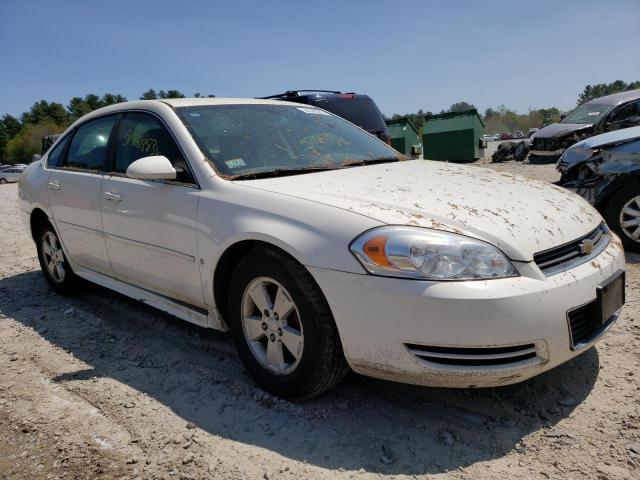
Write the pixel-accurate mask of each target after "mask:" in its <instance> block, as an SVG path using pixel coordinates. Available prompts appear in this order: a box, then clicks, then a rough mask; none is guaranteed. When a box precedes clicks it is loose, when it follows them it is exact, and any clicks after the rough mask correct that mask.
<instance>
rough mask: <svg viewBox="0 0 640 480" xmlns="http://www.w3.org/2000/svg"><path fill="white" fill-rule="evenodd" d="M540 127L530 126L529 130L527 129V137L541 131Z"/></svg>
mask: <svg viewBox="0 0 640 480" xmlns="http://www.w3.org/2000/svg"><path fill="white" fill-rule="evenodd" d="M539 131H540V129H539V128H535V127H534V128H530V129H529V130H527V137H529V138H531V135H533V134H534V133H536V132H539Z"/></svg>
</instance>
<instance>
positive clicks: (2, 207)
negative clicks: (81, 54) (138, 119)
mask: <svg viewBox="0 0 640 480" xmlns="http://www.w3.org/2000/svg"><path fill="white" fill-rule="evenodd" d="M477 165H479V166H489V167H490V168H495V169H498V170H507V171H513V172H517V173H521V174H523V175H528V176H532V177H536V178H543V179H546V180H555V179H556V173H555V170H554V169H553V166H533V165H528V164H527V163H523V164H517V163H515V162H507V163H504V164H499V165H491V164H489V165H483V162H478V164H477ZM0 221H1V222H2V223H1V225H2V227H1V229H2V230H1V231H2V235H1V236H0V259H1V261H0V431H1V432H2V437H1V440H0V478H11V479H13V478H25V479H39V478H135V477H139V478H167V479H191V478H193V479H199V478H225V479H227V478H229V479H235V478H238V479H242V478H248V479H287V478H291V479H297V478H305V479H306V478H322V479H324V478H357V479H379V478H431V477H439V478H440V477H442V478H464V479H478V478H498V479H500V478H540V479H548V478H557V479H572V478H575V479H596V478H601V479H624V478H638V477H639V476H640V475H639V467H640V430H639V428H640V409H639V404H640V382H639V379H638V377H639V376H640V371H639V369H638V367H639V366H640V356H639V353H638V352H639V351H640V323H639V321H638V301H639V300H640V295H639V290H638V288H637V287H638V282H639V280H640V278H639V277H640V270H639V268H638V261H640V257H631V258H629V259H628V272H627V282H628V283H627V306H626V307H625V309H624V314H623V316H622V317H621V318H620V320H619V321H618V323H617V324H616V325H615V326H614V327H613V329H612V330H611V332H610V333H609V335H608V336H607V337H606V339H605V340H604V341H602V342H601V343H600V344H599V345H598V347H597V348H594V349H591V350H589V351H587V352H586V353H585V354H583V355H581V356H580V357H578V358H576V359H574V360H573V361H571V362H569V363H567V364H565V365H562V366H561V367H559V368H557V369H555V370H553V371H550V372H548V373H546V374H543V375H541V376H539V377H536V378H534V379H531V380H529V381H527V382H524V383H521V384H517V385H512V386H508V387H502V388H495V389H482V390H450V389H435V388H417V387H411V386H406V385H399V384H393V383H389V382H382V381H376V380H372V379H367V378H364V377H360V376H357V375H350V376H349V377H348V378H347V379H346V381H345V382H344V383H343V384H341V385H340V386H339V387H338V388H336V389H335V390H333V391H332V392H330V393H328V394H326V395H324V396H322V397H321V398H319V399H316V400H313V401H309V402H306V403H302V404H293V403H289V402H285V401H280V400H278V399H276V398H273V397H272V396H270V395H268V394H266V393H264V392H263V391H261V390H260V389H259V388H258V387H257V386H256V385H255V384H254V383H253V381H252V380H251V379H250V378H249V377H248V375H247V374H246V373H245V372H244V370H243V368H242V365H241V364H240V362H239V360H238V358H237V357H236V355H235V353H234V349H233V346H232V344H231V341H230V339H229V338H227V336H225V335H223V334H219V333H216V332H212V331H207V330H204V329H201V328H198V327H195V326H191V325H189V324H187V323H184V322H181V321H179V320H177V319H175V318H173V317H170V316H167V315H163V314H161V313H159V312H157V311H155V310H153V309H151V308H148V307H146V306H144V305H140V304H137V303H135V302H133V301H130V300H128V299H126V298H124V297H122V296H119V295H117V294H115V293H111V292H109V291H106V290H104V289H101V288H98V287H93V288H91V289H90V290H89V291H88V292H86V293H84V294H82V295H80V296H78V297H75V298H64V297H60V296H57V295H54V294H53V293H51V291H50V290H49V288H48V287H47V285H46V283H45V281H44V279H43V278H42V276H41V274H40V272H39V269H38V262H37V259H36V250H35V247H34V245H33V242H32V241H31V240H30V239H29V238H28V237H27V235H26V234H25V233H24V232H23V229H22V224H21V223H20V219H19V216H18V203H17V186H16V185H15V184H13V185H2V186H0Z"/></svg>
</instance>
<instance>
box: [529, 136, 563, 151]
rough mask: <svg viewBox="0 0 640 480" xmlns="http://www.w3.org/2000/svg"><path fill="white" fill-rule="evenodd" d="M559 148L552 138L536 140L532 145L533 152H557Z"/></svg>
mask: <svg viewBox="0 0 640 480" xmlns="http://www.w3.org/2000/svg"><path fill="white" fill-rule="evenodd" d="M557 148H558V144H557V143H556V141H555V140H554V139H552V138H549V139H545V138H534V139H533V142H532V145H531V147H530V149H531V150H543V151H545V150H556V149H557Z"/></svg>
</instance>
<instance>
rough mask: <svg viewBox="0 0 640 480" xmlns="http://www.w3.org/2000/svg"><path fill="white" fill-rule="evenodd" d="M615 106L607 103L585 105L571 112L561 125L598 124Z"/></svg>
mask: <svg viewBox="0 0 640 480" xmlns="http://www.w3.org/2000/svg"><path fill="white" fill-rule="evenodd" d="M614 106H615V105H607V104H605V103H590V102H589V103H585V104H583V105H580V106H579V107H578V108H576V109H575V110H573V111H571V112H570V113H569V114H568V115H567V116H566V117H564V118H563V119H562V120H561V121H560V123H596V122H598V121H599V120H600V119H601V118H602V117H604V116H605V115H606V114H607V113H609V112H610V111H611V109H612V108H613V107H614Z"/></svg>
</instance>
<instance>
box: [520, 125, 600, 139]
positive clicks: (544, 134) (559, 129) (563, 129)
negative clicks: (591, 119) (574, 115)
mask: <svg viewBox="0 0 640 480" xmlns="http://www.w3.org/2000/svg"><path fill="white" fill-rule="evenodd" d="M592 126H593V125H592V124H588V123H587V124H585V123H552V124H551V125H547V126H546V127H544V128H541V129H540V130H538V131H537V132H536V133H534V134H533V135H534V137H535V138H556V137H564V136H565V135H569V134H571V133H573V132H577V131H578V130H584V129H587V128H591V127H592Z"/></svg>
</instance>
